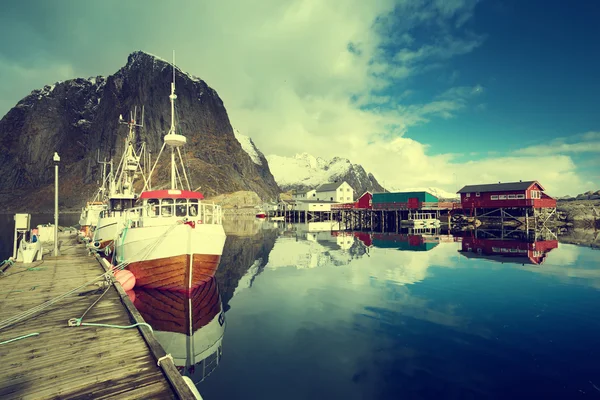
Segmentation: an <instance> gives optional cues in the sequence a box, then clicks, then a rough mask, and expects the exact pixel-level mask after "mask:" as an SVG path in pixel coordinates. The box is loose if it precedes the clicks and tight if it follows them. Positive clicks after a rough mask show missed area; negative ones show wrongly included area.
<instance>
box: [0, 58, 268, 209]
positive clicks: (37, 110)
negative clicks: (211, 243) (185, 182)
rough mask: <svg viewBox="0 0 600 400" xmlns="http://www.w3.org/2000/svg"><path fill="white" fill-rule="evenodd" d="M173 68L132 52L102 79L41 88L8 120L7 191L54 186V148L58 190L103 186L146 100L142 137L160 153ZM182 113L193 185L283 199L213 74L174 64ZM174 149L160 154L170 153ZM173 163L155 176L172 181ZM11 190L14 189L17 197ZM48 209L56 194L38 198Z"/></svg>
mask: <svg viewBox="0 0 600 400" xmlns="http://www.w3.org/2000/svg"><path fill="white" fill-rule="evenodd" d="M172 76H173V70H172V67H171V66H170V65H169V64H168V63H167V62H166V61H164V60H161V59H159V58H157V57H155V56H152V55H150V54H147V53H144V52H135V53H132V54H131V55H130V56H129V58H128V60H127V64H126V65H125V66H124V67H123V68H121V69H120V70H119V71H117V72H116V73H115V74H113V75H111V76H109V77H107V78H103V77H96V78H90V79H81V78H78V79H73V80H70V81H65V82H59V83H57V84H56V85H52V86H45V87H44V88H43V89H41V90H34V91H33V92H32V93H31V94H30V95H29V96H27V97H25V98H24V99H22V100H21V101H20V102H19V103H18V104H17V105H16V106H15V107H14V108H13V109H11V110H10V111H9V112H8V113H7V114H6V116H4V118H2V120H0V173H1V174H2V176H3V179H2V180H1V181H0V191H1V192H3V196H2V200H4V201H5V202H8V203H11V199H12V198H13V197H14V196H17V195H20V193H21V192H27V193H29V194H30V195H37V196H38V197H40V196H41V197H44V198H45V196H46V195H47V194H48V193H47V192H51V191H52V189H51V188H52V183H53V176H54V171H53V168H52V156H53V153H54V151H57V152H58V153H59V155H60V156H61V163H60V171H61V172H60V177H61V182H62V183H63V184H62V185H61V190H60V192H59V194H60V195H61V199H62V206H66V207H78V206H80V205H81V204H83V203H84V202H85V201H86V200H87V199H88V197H89V196H90V194H91V193H93V190H94V189H95V188H96V187H97V180H98V179H99V176H100V172H99V171H100V166H99V164H98V163H97V154H98V151H99V154H100V157H101V158H104V157H106V158H110V157H113V158H115V159H118V158H119V157H120V155H121V153H122V151H123V147H124V138H125V135H126V128H125V127H123V126H120V125H119V124H118V118H119V115H120V114H122V115H123V116H124V117H125V116H128V115H129V112H130V111H131V110H133V108H134V107H135V106H137V107H138V109H139V108H140V107H141V106H142V105H143V106H144V107H145V115H144V121H143V123H144V127H143V129H141V130H140V131H139V134H138V138H137V139H138V142H140V143H141V142H146V144H147V146H148V148H149V149H150V150H151V152H152V158H153V159H155V158H156V156H157V155H158V153H159V150H160V148H161V146H162V137H163V136H164V135H165V134H166V133H167V132H168V130H169V126H170V118H171V117H170V115H171V112H170V102H169V98H168V96H169V93H170V82H171V80H172ZM175 82H176V94H177V100H176V103H175V104H176V118H177V121H178V124H179V129H180V132H178V133H181V134H183V135H185V136H186V137H187V143H188V144H187V145H186V146H185V147H184V148H183V151H184V153H185V157H186V158H187V160H188V163H189V167H190V175H191V176H190V181H191V185H192V186H193V187H192V189H196V188H198V187H200V191H202V192H203V193H205V194H206V195H208V196H211V195H216V194H221V193H229V192H234V191H238V190H250V191H254V192H256V193H257V194H258V195H259V196H260V197H261V198H263V199H267V198H274V197H276V196H277V194H278V192H279V188H278V186H277V184H276V183H275V180H274V179H273V176H272V175H271V172H270V171H269V167H268V164H267V162H266V160H265V159H264V156H262V154H261V153H260V152H259V155H258V156H259V158H260V161H261V163H257V162H255V161H253V160H252V159H251V157H250V156H249V155H248V153H247V152H246V151H244V149H242V146H241V145H240V142H239V141H238V140H237V139H236V137H235V136H234V132H233V129H232V127H231V124H230V122H229V117H228V116H227V111H226V110H225V107H224V105H223V102H222V101H221V99H220V98H219V96H218V94H217V93H216V92H215V91H214V90H213V89H212V88H210V87H209V86H208V85H207V84H206V83H205V82H204V81H202V80H200V79H199V78H196V77H193V76H191V75H189V74H187V73H185V72H183V71H181V70H179V69H177V68H176V69H175ZM168 158H169V157H167V154H165V155H163V156H162V157H161V159H162V161H164V162H163V163H161V164H159V166H161V165H163V164H165V165H166V163H167V162H168ZM167 179H168V171H159V173H158V174H157V175H154V176H153V183H154V187H155V188H160V187H161V186H162V187H164V186H165V185H166V183H167ZM11 196H12V197H11ZM37 200H38V202H39V203H40V204H39V207H40V208H44V207H46V206H47V204H46V203H48V204H52V201H53V199H52V198H51V196H50V198H49V199H47V200H48V201H45V200H43V199H39V198H38V199H37Z"/></svg>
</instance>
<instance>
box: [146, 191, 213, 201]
mask: <svg viewBox="0 0 600 400" xmlns="http://www.w3.org/2000/svg"><path fill="white" fill-rule="evenodd" d="M140 199H198V200H202V199H204V196H203V195H202V193H200V192H192V191H191V190H180V189H165V190H151V191H149V192H142V194H141V195H140Z"/></svg>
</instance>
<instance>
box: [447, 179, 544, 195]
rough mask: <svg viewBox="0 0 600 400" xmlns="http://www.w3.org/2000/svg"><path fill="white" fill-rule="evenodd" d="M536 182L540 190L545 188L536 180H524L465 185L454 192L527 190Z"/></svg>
mask: <svg viewBox="0 0 600 400" xmlns="http://www.w3.org/2000/svg"><path fill="white" fill-rule="evenodd" d="M536 183H537V184H538V185H539V186H540V188H542V190H545V189H544V188H543V187H542V185H540V183H539V182H538V181H525V182H507V183H491V184H484V185H467V186H464V187H463V188H462V189H460V190H459V191H458V192H456V193H473V192H480V193H485V192H510V191H515V190H527V189H529V188H530V187H531V186H533V185H534V184H536Z"/></svg>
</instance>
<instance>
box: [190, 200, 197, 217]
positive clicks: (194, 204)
mask: <svg viewBox="0 0 600 400" xmlns="http://www.w3.org/2000/svg"><path fill="white" fill-rule="evenodd" d="M189 214H190V217H195V216H196V215H198V199H190V200H189Z"/></svg>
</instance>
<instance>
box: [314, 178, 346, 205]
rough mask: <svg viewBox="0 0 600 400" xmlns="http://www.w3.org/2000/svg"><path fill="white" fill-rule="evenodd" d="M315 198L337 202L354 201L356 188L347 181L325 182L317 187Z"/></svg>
mask: <svg viewBox="0 0 600 400" xmlns="http://www.w3.org/2000/svg"><path fill="white" fill-rule="evenodd" d="M315 198H316V199H317V200H324V201H335V202H337V203H351V202H353V201H354V189H352V187H351V186H350V185H348V183H346V182H345V181H344V182H334V183H325V184H323V185H321V186H319V187H318V188H317V189H316V195H315Z"/></svg>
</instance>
